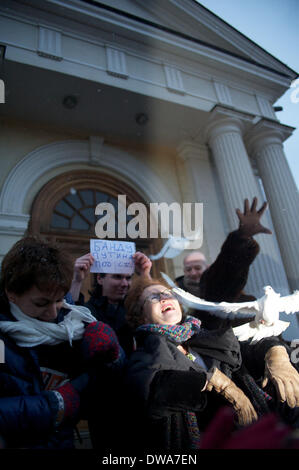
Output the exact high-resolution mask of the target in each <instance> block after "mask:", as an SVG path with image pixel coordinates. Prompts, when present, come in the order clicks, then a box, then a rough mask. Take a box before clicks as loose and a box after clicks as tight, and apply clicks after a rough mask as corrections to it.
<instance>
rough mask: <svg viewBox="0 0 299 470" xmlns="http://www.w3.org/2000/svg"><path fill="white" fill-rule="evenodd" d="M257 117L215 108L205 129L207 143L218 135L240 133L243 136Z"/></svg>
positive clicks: (220, 107)
mask: <svg viewBox="0 0 299 470" xmlns="http://www.w3.org/2000/svg"><path fill="white" fill-rule="evenodd" d="M254 119H255V116H253V115H252V114H247V113H242V112H239V111H236V110H235V109H232V108H228V107H224V106H219V105H217V106H215V107H214V108H213V109H212V111H211V113H210V117H209V120H208V123H207V126H206V128H205V137H206V139H207V141H209V140H210V139H211V138H214V137H217V136H218V135H221V134H224V133H228V132H238V133H241V134H243V133H244V132H245V131H246V129H247V127H248V125H250V126H251V125H252V123H253V122H254Z"/></svg>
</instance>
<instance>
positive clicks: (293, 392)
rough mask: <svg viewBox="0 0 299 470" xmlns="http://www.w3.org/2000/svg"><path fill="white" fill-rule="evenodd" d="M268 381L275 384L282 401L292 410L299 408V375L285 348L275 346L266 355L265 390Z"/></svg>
mask: <svg viewBox="0 0 299 470" xmlns="http://www.w3.org/2000/svg"><path fill="white" fill-rule="evenodd" d="M268 380H270V381H272V382H273V384H274V386H275V389H276V392H277V395H278V398H279V400H280V401H282V402H284V401H286V402H287V404H288V405H289V406H290V407H291V408H295V406H299V374H298V372H297V371H296V369H295V368H294V367H293V366H292V364H291V363H290V359H289V355H288V353H287V350H286V349H285V347H284V346H273V347H272V348H270V349H269V350H268V351H267V353H266V355H265V376H264V380H263V383H262V387H263V388H264V387H265V386H266V385H267V383H268Z"/></svg>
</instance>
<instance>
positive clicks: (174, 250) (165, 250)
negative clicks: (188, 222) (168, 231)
mask: <svg viewBox="0 0 299 470" xmlns="http://www.w3.org/2000/svg"><path fill="white" fill-rule="evenodd" d="M198 236H199V234H196V235H194V236H193V237H190V238H187V237H186V238H184V237H174V236H173V235H170V236H169V238H168V240H167V242H166V243H165V244H164V245H163V247H162V248H161V250H160V251H159V253H157V254H155V255H150V256H149V257H150V259H151V260H153V261H155V260H157V259H160V258H163V257H164V258H175V256H178V255H179V254H180V253H181V252H182V251H184V250H187V249H188V248H189V246H190V245H191V243H192V242H194V241H195V240H197V239H198Z"/></svg>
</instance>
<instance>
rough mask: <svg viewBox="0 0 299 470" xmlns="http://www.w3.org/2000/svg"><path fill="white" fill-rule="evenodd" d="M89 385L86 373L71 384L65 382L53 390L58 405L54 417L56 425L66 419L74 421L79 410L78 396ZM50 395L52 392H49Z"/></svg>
mask: <svg viewBox="0 0 299 470" xmlns="http://www.w3.org/2000/svg"><path fill="white" fill-rule="evenodd" d="M88 383H89V375H88V374H87V373H85V374H82V375H79V377H76V379H74V380H72V381H71V382H67V383H66V384H64V385H61V386H60V387H58V388H57V389H56V390H54V393H55V396H56V399H57V400H58V403H59V410H58V413H57V416H56V425H58V424H60V423H61V422H62V421H64V420H66V419H72V420H76V419H77V418H78V414H79V409H80V395H81V393H82V392H83V391H84V390H85V389H86V387H87V385H88ZM50 393H52V392H50Z"/></svg>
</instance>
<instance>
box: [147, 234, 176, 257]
mask: <svg viewBox="0 0 299 470" xmlns="http://www.w3.org/2000/svg"><path fill="white" fill-rule="evenodd" d="M170 243H171V239H170V238H169V239H168V240H167V242H166V243H164V245H163V246H162V248H161V250H160V251H159V253H156V254H155V255H150V256H149V258H150V259H152V260H156V259H160V258H162V257H163V256H164V255H165V253H166V251H167V250H168V248H169V247H170Z"/></svg>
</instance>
